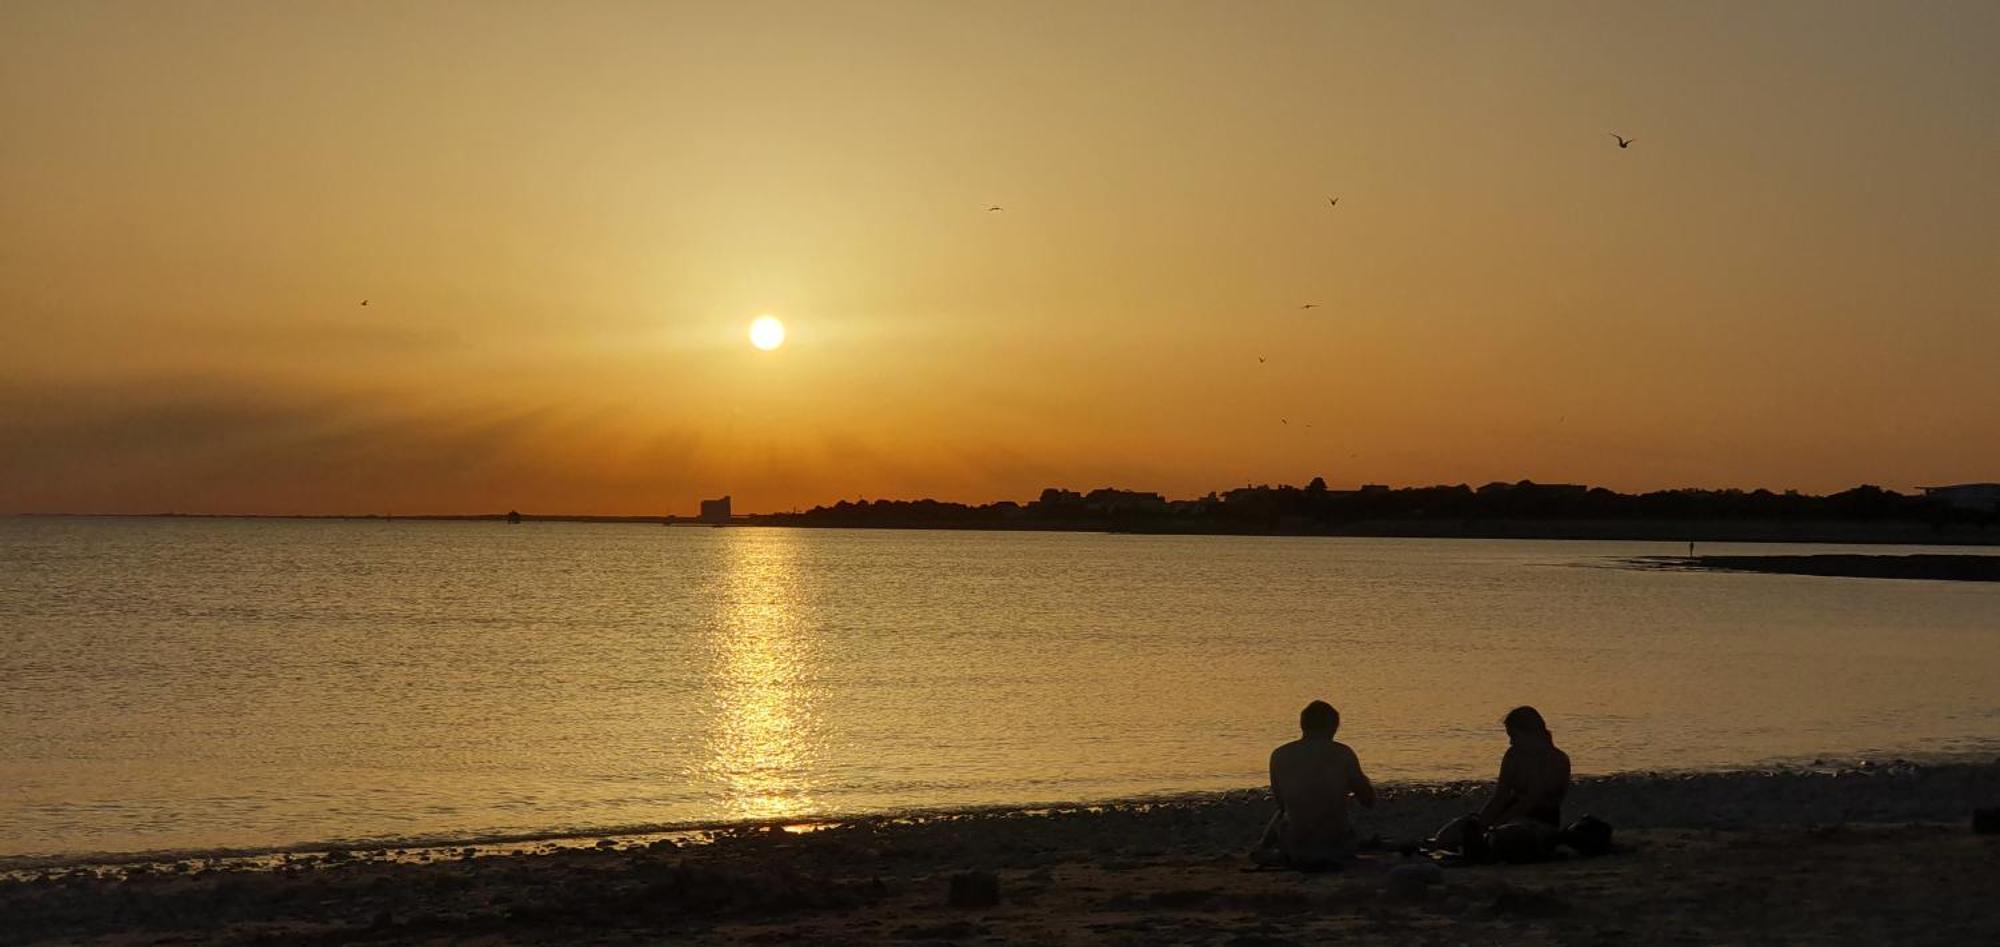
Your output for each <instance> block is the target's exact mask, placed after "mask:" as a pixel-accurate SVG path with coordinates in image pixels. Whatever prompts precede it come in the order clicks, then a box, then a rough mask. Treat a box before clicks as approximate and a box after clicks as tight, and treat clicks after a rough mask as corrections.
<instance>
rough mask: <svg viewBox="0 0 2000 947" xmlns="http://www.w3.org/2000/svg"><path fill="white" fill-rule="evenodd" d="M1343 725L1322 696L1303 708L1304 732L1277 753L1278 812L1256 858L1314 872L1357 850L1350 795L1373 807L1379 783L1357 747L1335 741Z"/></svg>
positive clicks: (1274, 779)
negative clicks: (1366, 770)
mask: <svg viewBox="0 0 2000 947" xmlns="http://www.w3.org/2000/svg"><path fill="white" fill-rule="evenodd" d="M1339 729H1340V711H1338V710H1335V709H1333V705H1332V704H1329V703H1327V702H1326V701H1323V700H1316V701H1313V702H1312V703H1310V704H1307V705H1306V709H1305V710H1303V711H1300V712H1299V730H1300V732H1301V734H1302V735H1301V736H1300V737H1299V738H1298V739H1296V740H1293V741H1292V742H1290V743H1287V744H1285V745H1284V746H1281V747H1278V748H1277V749H1276V750H1273V751H1271V795H1272V797H1273V798H1275V799H1276V800H1277V802H1278V814H1277V815H1276V816H1274V817H1272V819H1271V824H1270V825H1268V826H1266V827H1265V829H1264V837H1263V839H1262V840H1260V841H1259V842H1258V843H1257V849H1256V851H1254V852H1252V853H1251V856H1250V857H1251V860H1252V861H1255V862H1256V863H1257V864H1260V865H1284V866H1288V867H1292V868H1302V869H1309V870H1310V869H1318V868H1329V867H1334V866H1336V865H1338V864H1339V863H1340V862H1342V861H1344V860H1346V859H1347V858H1349V857H1351V856H1352V855H1353V854H1354V850H1355V844H1356V840H1355V835H1354V827H1353V826H1352V825H1351V824H1349V822H1348V821H1347V798H1348V797H1349V796H1353V797H1354V800H1355V801H1356V802H1359V803H1361V805H1363V806H1364V807H1369V808H1373V807H1374V805H1375V787H1374V786H1373V785H1371V784H1370V783H1369V782H1368V776H1367V775H1366V774H1364V773H1362V772H1361V760H1360V759H1358V758H1356V757H1355V755H1354V751H1353V750H1352V749H1349V748H1348V746H1347V744H1345V743H1340V742H1337V741H1336V740H1334V738H1333V735H1334V733H1335V732H1336V731H1338V730H1339Z"/></svg>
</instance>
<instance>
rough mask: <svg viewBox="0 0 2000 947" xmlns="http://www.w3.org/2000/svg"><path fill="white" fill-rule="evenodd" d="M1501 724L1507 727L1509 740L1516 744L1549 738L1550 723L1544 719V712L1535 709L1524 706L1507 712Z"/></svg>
mask: <svg viewBox="0 0 2000 947" xmlns="http://www.w3.org/2000/svg"><path fill="white" fill-rule="evenodd" d="M1501 723H1503V724H1505V725H1506V727H1507V739H1509V740H1512V741H1513V742H1515V743H1519V742H1521V741H1522V740H1546V739H1548V738H1549V725H1548V722H1547V721H1545V720H1543V719H1542V712H1541V711H1539V710H1536V709H1535V708H1533V707H1527V706H1522V707H1516V708H1514V709H1513V710H1510V711H1507V716H1506V718H1505V719H1503V720H1501Z"/></svg>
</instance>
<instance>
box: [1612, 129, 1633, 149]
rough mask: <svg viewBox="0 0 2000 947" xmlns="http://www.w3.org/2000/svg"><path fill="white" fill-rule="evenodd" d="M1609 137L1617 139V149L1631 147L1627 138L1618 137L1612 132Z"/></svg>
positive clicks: (1630, 140)
mask: <svg viewBox="0 0 2000 947" xmlns="http://www.w3.org/2000/svg"><path fill="white" fill-rule="evenodd" d="M1611 137H1613V138H1616V139H1618V147H1620V148H1630V147H1632V139H1630V138H1627V137H1625V136H1624V135H1620V134H1618V133H1617V132H1612V133H1611Z"/></svg>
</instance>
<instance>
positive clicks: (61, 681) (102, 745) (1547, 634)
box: [0, 519, 2000, 856]
mask: <svg viewBox="0 0 2000 947" xmlns="http://www.w3.org/2000/svg"><path fill="white" fill-rule="evenodd" d="M1681 548H1683V549H1684V547H1681ZM1679 551H1680V549H1676V548H1672V547H1664V546H1662V545H1661V544H1648V543H1607V542H1560V541H1482V540H1395V539H1324V538H1313V539H1281V538H1232V537H1151V536H1116V535H1096V534H1020V533H1004V534H992V533H946V532H936V533H919V532H887V531H884V532H867V531H806V530H776V529H722V530H710V529H662V528H659V527H645V526H636V525H589V524H553V523H537V524H528V525H523V526H515V527H509V526H506V525H504V524H497V523H435V522H408V521H396V522H341V521H332V522H317V521H314V522H297V521H276V522H272V521H231V520H105V519H32V520H28V519H21V520H4V519H0V646H4V647H0V682H4V683H0V749H4V753H0V784H4V785H6V786H8V787H9V791H8V792H7V793H6V794H5V795H4V796H0V856H23V855H32V854H65V853H81V852H119V851H151V850H162V849H213V848H258V847H278V846H285V845H292V844H297V843H308V842H314V841H319V840H334V839H378V840H388V839H396V838H409V837H422V838H431V839H446V838H475V837H485V836H497V835H509V834H512V835H529V834H538V833H549V834H563V833H569V832H587V831H592V830H595V829H600V828H614V827H629V826H661V825H675V824H691V823H716V822H729V821H739V820H805V819H810V818H812V817H814V816H816V815H823V814H828V813H842V814H849V813H864V812H880V811H899V810H905V809H913V808H925V807H936V806H966V805H1012V804H1024V803H1033V802H1041V801H1077V800H1091V799H1106V798H1123V797H1131V796H1137V795H1144V794H1152V793H1176V792H1187V791H1203V790H1220V789H1232V788H1239V787H1245V786H1252V785H1255V784H1257V783H1258V782H1259V781H1260V780H1261V778H1262V771H1263V766H1264V757H1265V755H1266V753H1268V751H1269V748H1270V746H1271V745H1273V744H1275V743H1276V742H1278V741H1281V740H1284V739H1287V738H1289V737H1290V736H1291V735H1292V733H1293V732H1294V724H1293V721H1294V720H1295V717H1296V714H1297V709H1298V707H1299V705H1301V704H1303V703H1304V702H1305V701H1306V700H1308V699H1311V698H1312V697H1318V696H1323V697H1326V698H1328V699H1331V700H1333V701H1334V702H1335V703H1336V704H1337V705H1339V706H1340V707H1341V710H1342V713H1343V717H1344V721H1345V722H1344V726H1343V732H1342V738H1343V739H1344V740H1346V741H1347V742H1349V743H1350V744H1352V745H1353V746H1354V747H1355V748H1356V750H1357V751H1358V752H1359V753H1360V754H1361V756H1362V759H1363V760H1364V762H1365V763H1366V764H1367V766H1368V767H1369V769H1370V771H1371V773H1373V774H1374V775H1376V776H1377V777H1378V778H1387V779H1405V780H1410V779H1461V778H1473V777H1483V776H1487V775H1490V772H1491V771H1492V769H1493V767H1494V764H1495V762H1496V761H1497V758H1498V754H1499V752H1500V751H1501V750H1502V749H1503V746H1502V743H1503V741H1502V738H1501V736H1500V734H1499V733H1498V728H1497V724H1496V723H1495V721H1496V720H1497V717H1498V715H1499V714H1500V713H1501V712H1503V711H1504V710H1505V709H1506V708H1507V707H1509V706H1512V705H1514V704H1517V703H1523V702H1528V703H1534V704H1537V705H1539V706H1541V707H1542V709H1543V710H1544V711H1545V712H1546V713H1547V714H1548V716H1549V718H1550V720H1551V723H1552V725H1553V726H1554V727H1555V729H1556V730H1557V735H1558V739H1559V740H1560V741H1561V742H1562V744H1563V745H1564V746H1565V747H1566V748H1567V749H1568V750H1569V751H1570V752H1571V754H1572V755H1573V756H1574V757H1575V759H1576V760H1577V764H1578V769H1579V771H1581V772H1595V773H1606V772H1615V771H1624V770H1635V769H1652V768H1669V769H1699V768H1710V767H1730V766H1741V765H1746V764H1756V763H1761V762H1767V761H1774V760H1806V759H1809V758H1811V757H1815V756H1828V757H1844V758H1858V757H1863V756H1870V755H1878V754H1882V755H1932V756H1952V755H1957V754H1965V753H1974V752H1991V751H1992V750H1993V749H1994V748H1995V747H1996V746H2000V696H1996V694H2000V688H1995V687H1994V683H1995V682H1996V681H2000V588H1995V587H1992V586H1987V585H1980V584H1971V583H1961V584H1953V583H1945V582H1930V581H1894V580H1880V579H1847V578H1826V577H1815V576H1787V575H1755V574H1737V573H1695V572H1658V571H1642V570H1632V569H1624V568H1617V567H1615V566H1616V563H1617V562H1618V561H1620V560H1622V559H1628V558H1633V557H1639V556H1648V555H1653V556H1657V555H1673V554H1676V553H1677V552H1679ZM1701 551H1702V552H1704V553H1716V554H1721V553H1735V554H1744V555H1751V554H1760V553H1772V552H1783V553H1791V554H1798V553H1812V552H1832V551H1852V549H1851V547H1792V546H1786V547H1779V546H1763V545H1749V544H1728V545H1719V544H1718V545H1716V546H1713V547H1711V546H1708V545H1704V546H1703V547H1702V549H1701ZM1868 551H1870V552H1877V553H1897V552H1977V551H1978V550H1961V549H1938V548H1932V547H1889V548H1872V549H1870V550H1868Z"/></svg>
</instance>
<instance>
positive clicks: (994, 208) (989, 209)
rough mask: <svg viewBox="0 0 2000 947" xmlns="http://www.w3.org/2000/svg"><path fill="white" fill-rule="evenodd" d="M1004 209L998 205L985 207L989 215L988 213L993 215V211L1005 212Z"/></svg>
mask: <svg viewBox="0 0 2000 947" xmlns="http://www.w3.org/2000/svg"><path fill="white" fill-rule="evenodd" d="M1006 209H1007V208H1005V207H1001V206H1000V205H998V204H991V205H988V206H987V208H986V212H987V213H989V214H990V213H993V212H994V211H996V210H1006Z"/></svg>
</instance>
